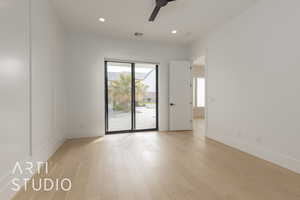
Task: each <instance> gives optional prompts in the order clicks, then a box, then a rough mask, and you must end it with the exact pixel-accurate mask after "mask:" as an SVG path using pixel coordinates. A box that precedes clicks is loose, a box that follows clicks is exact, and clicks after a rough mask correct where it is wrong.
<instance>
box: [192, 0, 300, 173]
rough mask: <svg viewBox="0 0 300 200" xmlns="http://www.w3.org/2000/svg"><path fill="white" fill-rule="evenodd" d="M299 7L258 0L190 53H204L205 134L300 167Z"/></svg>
mask: <svg viewBox="0 0 300 200" xmlns="http://www.w3.org/2000/svg"><path fill="white" fill-rule="evenodd" d="M299 7H300V2H299V1H297V0H286V1H282V0H262V1H260V2H259V3H257V4H256V5H255V6H253V7H252V8H250V9H249V10H247V11H246V12H245V13H243V14H242V15H240V16H238V17H236V18H235V19H233V20H232V21H230V22H229V23H227V24H225V25H223V26H221V27H219V28H218V29H217V30H215V31H213V32H212V33H210V34H209V36H207V37H206V38H202V39H201V40H200V41H198V42H197V43H195V44H194V45H193V46H192V48H191V49H192V52H191V56H192V57H193V58H195V57H198V56H208V57H207V62H208V67H207V69H208V77H207V79H208V91H207V92H208V102H207V104H208V133H207V136H208V137H209V138H212V139H215V140H217V141H220V142H222V143H225V144H228V145H231V146H233V147H236V148H238V149H240V150H242V151H245V152H248V153H250V154H253V155H256V156H258V157H260V158H263V159H266V160H268V161H271V162H274V163H276V164H279V165H281V166H283V167H286V168H289V169H291V170H294V171H296V172H299V173H300V148H299V141H300V134H299V133H300V126H299V116H300V106H299V102H300V93H299V91H300V79H299V74H300V68H299V66H300V59H299V46H300V40H299V35H300V23H299V19H300V12H299ZM206 52H208V54H207V55H206Z"/></svg>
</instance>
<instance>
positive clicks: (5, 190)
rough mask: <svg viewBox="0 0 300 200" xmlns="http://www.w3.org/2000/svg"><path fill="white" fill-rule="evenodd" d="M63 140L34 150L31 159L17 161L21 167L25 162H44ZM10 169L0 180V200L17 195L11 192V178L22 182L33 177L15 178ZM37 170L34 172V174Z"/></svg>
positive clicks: (26, 174)
mask: <svg viewBox="0 0 300 200" xmlns="http://www.w3.org/2000/svg"><path fill="white" fill-rule="evenodd" d="M64 141H65V140H60V141H58V142H52V144H50V145H47V146H46V145H41V146H43V147H44V148H40V149H39V150H36V151H35V152H38V154H36V155H34V156H33V157H27V158H25V159H23V160H22V161H19V163H20V164H21V165H22V164H24V163H25V162H33V163H35V162H37V161H40V162H46V161H47V160H48V159H49V158H50V157H51V156H52V155H53V154H54V153H55V151H56V150H57V149H58V148H59V147H60V146H61V145H62V144H63V143H64ZM13 167H14V166H12V169H11V170H9V171H8V172H7V173H6V175H5V176H4V177H3V178H2V179H1V180H0V199H1V200H10V199H12V198H13V196H14V195H15V194H16V193H17V192H15V191H13V190H12V185H11V184H12V183H11V180H12V179H13V178H19V179H20V180H24V179H25V178H31V177H32V176H33V175H32V174H29V173H24V174H22V175H19V176H17V177H16V176H15V175H13V174H12V170H13ZM36 171H37V169H35V170H34V172H36Z"/></svg>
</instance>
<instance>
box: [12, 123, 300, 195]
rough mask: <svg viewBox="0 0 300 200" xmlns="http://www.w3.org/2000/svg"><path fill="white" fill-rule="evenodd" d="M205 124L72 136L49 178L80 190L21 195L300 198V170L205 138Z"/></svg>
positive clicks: (52, 165) (52, 163)
mask: <svg viewBox="0 0 300 200" xmlns="http://www.w3.org/2000/svg"><path fill="white" fill-rule="evenodd" d="M199 123H203V122H199ZM198 125H199V124H198ZM200 128H201V125H199V127H198V128H197V130H196V131H195V132H194V133H192V132H182V133H178V132H177V133H157V132H151V133H136V134H123V135H109V136H105V137H103V138H93V139H78V140H69V141H67V142H66V143H65V144H64V145H63V146H62V147H61V148H60V149H59V150H58V151H57V153H56V154H55V155H54V156H53V157H52V158H51V159H50V173H49V174H48V176H49V177H51V178H61V177H68V178H70V179H71V180H72V182H73V187H72V190H71V191H70V192H63V191H58V192H33V191H32V190H29V191H27V192H24V191H21V192H19V193H18V194H17V195H16V197H15V198H14V199H15V200H19V199H21V200H100V199H101V200H202V199H203V200H299V199H300V175H298V174H295V173H293V172H291V171H288V170H286V169H283V168H280V167H278V166H275V165H273V164H271V163H269V162H266V161H263V160H260V159H257V158H255V157H253V156H250V155H247V154H245V153H242V152H240V151H237V150H235V149H232V148H230V147H227V146H225V145H222V144H220V143H217V142H214V141H211V140H205V139H204V137H203V132H202V131H201V129H200ZM40 176H41V175H40ZM35 178H38V177H35Z"/></svg>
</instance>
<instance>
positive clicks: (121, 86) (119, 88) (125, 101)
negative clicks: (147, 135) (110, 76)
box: [108, 73, 149, 112]
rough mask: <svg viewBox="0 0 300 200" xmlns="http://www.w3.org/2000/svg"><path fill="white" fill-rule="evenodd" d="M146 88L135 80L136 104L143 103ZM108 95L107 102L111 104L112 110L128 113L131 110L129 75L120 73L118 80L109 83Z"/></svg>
mask: <svg viewBox="0 0 300 200" xmlns="http://www.w3.org/2000/svg"><path fill="white" fill-rule="evenodd" d="M148 87H149V86H147V85H145V84H144V83H143V82H142V81H140V80H136V83H135V88H136V89H135V92H136V101H137V102H138V104H141V103H142V102H143V99H144V96H145V94H146V92H147V88H148ZM108 94H109V102H112V105H113V109H114V110H118V111H125V112H129V111H130V109H131V75H128V74H126V73H122V74H120V76H119V79H117V80H113V81H110V83H109V86H108Z"/></svg>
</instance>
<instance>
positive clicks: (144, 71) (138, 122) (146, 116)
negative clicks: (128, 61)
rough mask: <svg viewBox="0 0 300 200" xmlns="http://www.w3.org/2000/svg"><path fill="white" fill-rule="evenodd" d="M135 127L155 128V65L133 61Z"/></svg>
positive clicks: (140, 128)
mask: <svg viewBox="0 0 300 200" xmlns="http://www.w3.org/2000/svg"><path fill="white" fill-rule="evenodd" d="M134 73H135V74H134V77H135V128H136V130H146V129H156V128H157V120H156V119H157V67H156V65H154V64H142V63H135V68H134Z"/></svg>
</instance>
